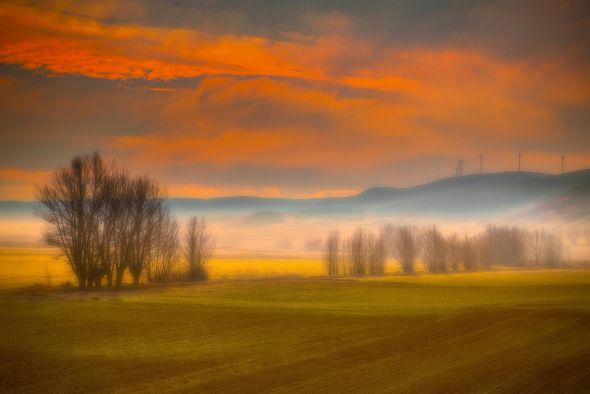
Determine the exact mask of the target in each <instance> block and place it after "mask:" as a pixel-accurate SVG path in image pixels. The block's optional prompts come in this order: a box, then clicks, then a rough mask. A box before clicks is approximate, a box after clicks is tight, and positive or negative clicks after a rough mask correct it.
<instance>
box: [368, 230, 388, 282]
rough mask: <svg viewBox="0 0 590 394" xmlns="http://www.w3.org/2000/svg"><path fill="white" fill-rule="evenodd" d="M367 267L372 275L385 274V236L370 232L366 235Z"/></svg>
mask: <svg viewBox="0 0 590 394" xmlns="http://www.w3.org/2000/svg"><path fill="white" fill-rule="evenodd" d="M365 250H366V259H367V268H368V271H369V273H370V274H371V275H383V273H384V272H385V242H384V241H383V237H382V236H379V237H375V236H374V235H373V234H368V235H367V236H366V237H365Z"/></svg>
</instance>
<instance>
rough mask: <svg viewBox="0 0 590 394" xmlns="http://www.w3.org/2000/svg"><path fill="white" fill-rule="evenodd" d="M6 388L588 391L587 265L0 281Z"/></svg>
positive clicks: (0, 347)
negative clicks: (104, 283)
mask: <svg viewBox="0 0 590 394" xmlns="http://www.w3.org/2000/svg"><path fill="white" fill-rule="evenodd" d="M0 311H1V312H0V313H1V319H0V320H1V322H2V323H1V325H0V334H1V336H0V338H1V339H0V357H1V359H2V364H1V367H0V382H1V383H2V390H1V391H6V392H9V391H18V392H47V391H58V392H62V391H75V392H88V391H104V392H112V391H123V392H127V391H131V392H146V391H147V392H160V391H172V392H174V391H177V392H208V391H210V392H213V391H216V392H273V391H277V392H278V391H280V392H309V391H316V392H317V391H320V392H334V391H354V392H359V391H362V392H378V391H410V392H423V391H437V392H441V391H457V390H459V391H468V392H473V391H479V392H487V391H492V392H494V391H495V392H522V391H532V392H535V391H538V392H543V391H562V392H579V391H585V390H588V388H589V387H590V368H588V365H590V271H586V270H540V271H511V272H503V271H499V272H487V273H474V274H450V275H416V276H388V277H382V278H369V279H362V280H349V279H336V280H328V279H321V278H297V279H277V278H274V279H258V280H241V281H240V280H231V281H230V280H214V281H212V282H209V283H206V284H198V285H192V286H177V287H169V288H151V289H145V288H144V289H141V290H126V291H124V292H121V293H115V292H108V291H99V292H88V293H79V292H75V291H52V292H41V293H38V294H37V293H35V292H33V291H31V290H14V289H13V290H8V289H5V290H2V291H1V292H0Z"/></svg>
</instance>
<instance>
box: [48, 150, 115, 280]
mask: <svg viewBox="0 0 590 394" xmlns="http://www.w3.org/2000/svg"><path fill="white" fill-rule="evenodd" d="M107 175H108V174H107V170H106V168H105V165H104V163H103V160H102V158H101V157H100V155H98V154H97V153H95V154H92V155H87V156H77V157H75V158H74V159H73V160H72V162H71V164H70V166H69V167H63V168H59V169H57V170H56V171H55V172H54V173H53V178H52V180H51V182H50V184H48V185H45V186H42V187H40V188H39V189H38V199H39V202H40V203H41V206H42V208H40V209H39V210H38V211H37V215H38V216H39V217H41V218H42V219H44V220H45V222H46V223H47V230H46V232H45V234H44V236H45V240H46V242H47V243H48V244H49V245H51V246H55V247H57V248H59V250H60V251H61V253H62V254H63V255H64V256H65V257H66V260H67V261H68V263H69V264H70V267H71V268H72V271H73V272H74V274H75V275H76V278H77V279H78V286H79V287H80V288H81V289H85V288H87V287H90V286H92V285H98V284H99V283H100V278H101V277H102V275H103V272H102V270H101V267H100V259H99V255H98V250H97V249H98V248H97V243H98V240H97V237H96V234H97V233H98V232H99V230H100V229H99V227H100V213H101V211H102V210H103V209H104V206H105V204H106V200H107V198H108V187H106V180H107V179H108V176H107Z"/></svg>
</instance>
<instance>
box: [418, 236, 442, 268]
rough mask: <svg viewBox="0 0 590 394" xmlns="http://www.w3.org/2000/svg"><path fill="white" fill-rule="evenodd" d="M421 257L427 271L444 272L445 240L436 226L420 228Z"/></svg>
mask: <svg viewBox="0 0 590 394" xmlns="http://www.w3.org/2000/svg"><path fill="white" fill-rule="evenodd" d="M421 241H422V257H423V259H424V263H425V265H426V269H427V270H428V271H429V272H445V271H446V270H447V264H446V245H445V240H444V238H443V236H442V234H441V233H440V231H438V229H437V228H436V226H432V227H427V228H425V229H423V230H422V233H421Z"/></svg>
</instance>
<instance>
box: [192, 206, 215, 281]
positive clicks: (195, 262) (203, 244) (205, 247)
mask: <svg viewBox="0 0 590 394" xmlns="http://www.w3.org/2000/svg"><path fill="white" fill-rule="evenodd" d="M214 251H215V240H214V239H213V236H212V235H211V234H210V233H209V231H208V229H207V222H206V221H205V218H203V217H192V218H190V219H189V221H188V225H187V231H186V235H185V258H186V261H187V265H188V277H189V279H190V280H194V281H195V280H196V281H198V280H207V278H208V274H207V266H206V265H207V262H208V261H209V259H210V258H211V257H212V255H213V252H214Z"/></svg>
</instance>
